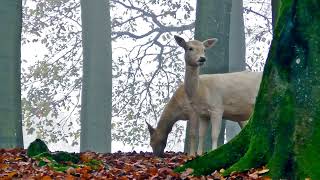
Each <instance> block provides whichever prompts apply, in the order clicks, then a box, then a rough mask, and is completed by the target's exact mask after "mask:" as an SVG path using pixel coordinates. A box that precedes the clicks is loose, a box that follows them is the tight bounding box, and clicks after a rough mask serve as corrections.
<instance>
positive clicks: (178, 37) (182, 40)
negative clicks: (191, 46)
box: [174, 35, 187, 49]
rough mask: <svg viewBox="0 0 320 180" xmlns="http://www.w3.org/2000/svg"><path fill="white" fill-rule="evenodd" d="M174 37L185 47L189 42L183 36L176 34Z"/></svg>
mask: <svg viewBox="0 0 320 180" xmlns="http://www.w3.org/2000/svg"><path fill="white" fill-rule="evenodd" d="M174 39H175V40H176V42H177V44H178V45H179V46H181V47H183V48H184V49H185V48H186V47H187V43H186V41H185V40H184V39H183V38H182V37H180V36H177V35H175V36H174Z"/></svg>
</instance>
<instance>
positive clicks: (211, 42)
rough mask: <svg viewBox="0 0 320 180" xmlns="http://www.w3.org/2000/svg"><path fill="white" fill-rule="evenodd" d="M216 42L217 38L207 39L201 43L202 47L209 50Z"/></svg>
mask: <svg viewBox="0 0 320 180" xmlns="http://www.w3.org/2000/svg"><path fill="white" fill-rule="evenodd" d="M217 42H218V39H217V38H211V39H207V40H205V41H203V42H202V43H203V45H204V47H206V48H211V47H212V46H213V45H215V44H216V43H217Z"/></svg>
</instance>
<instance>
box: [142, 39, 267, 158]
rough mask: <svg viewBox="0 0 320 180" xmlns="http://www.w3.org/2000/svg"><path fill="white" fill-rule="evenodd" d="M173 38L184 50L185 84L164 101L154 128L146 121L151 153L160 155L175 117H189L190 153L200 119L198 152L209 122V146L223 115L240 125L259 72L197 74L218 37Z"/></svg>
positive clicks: (252, 98)
mask: <svg viewBox="0 0 320 180" xmlns="http://www.w3.org/2000/svg"><path fill="white" fill-rule="evenodd" d="M175 40H176V42H177V43H178V45H179V46H181V47H182V48H184V50H185V56H184V57H185V64H186V69H185V79H184V84H182V85H181V86H179V87H178V89H177V90H176V92H175V93H174V94H173V96H172V97H171V99H170V100H169V102H168V103H167V105H166V107H165V109H164V111H163V112H162V114H161V117H160V120H159V122H158V124H157V127H156V128H153V127H152V126H151V125H149V124H147V125H148V129H149V132H150V145H151V147H152V149H153V152H154V154H155V155H158V156H161V155H162V154H163V152H164V149H165V146H166V142H167V138H168V134H169V133H170V131H171V129H172V126H173V125H174V123H175V122H177V121H178V120H189V122H190V130H189V134H190V150H189V153H190V154H191V155H194V154H195V148H196V147H195V146H196V144H195V142H196V141H195V138H196V128H197V123H198V122H199V144H198V149H197V154H199V155H201V154H202V153H203V144H204V136H205V133H206V130H207V128H208V125H209V121H211V125H212V132H211V137H212V149H216V148H217V139H218V135H219V133H220V128H221V122H222V118H225V119H230V120H233V121H236V122H238V123H239V125H240V127H241V128H242V127H243V125H244V122H245V121H246V120H248V118H249V116H250V114H251V112H252V110H253V107H254V103H255V99H256V95H257V92H258V90H259V86H260V81H261V77H262V73H261V72H249V71H242V72H235V73H224V74H207V75H199V68H200V66H201V65H203V64H204V62H205V61H206V58H205V49H207V48H210V47H212V46H214V44H215V43H216V42H217V39H208V40H205V41H203V42H200V41H197V40H192V41H189V42H186V41H185V40H184V39H183V38H181V37H179V36H175Z"/></svg>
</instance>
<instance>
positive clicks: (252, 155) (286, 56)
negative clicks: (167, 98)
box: [176, 0, 320, 179]
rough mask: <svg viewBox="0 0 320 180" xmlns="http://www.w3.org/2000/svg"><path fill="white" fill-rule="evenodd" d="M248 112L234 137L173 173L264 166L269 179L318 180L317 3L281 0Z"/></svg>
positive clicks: (315, 0)
mask: <svg viewBox="0 0 320 180" xmlns="http://www.w3.org/2000/svg"><path fill="white" fill-rule="evenodd" d="M279 12H280V16H279V18H278V22H277V25H276V29H275V32H274V38H273V41H272V44H271V48H270V51H269V55H268V58H267V62H266V65H265V68H264V75H263V78H262V82H261V86H260V91H259V93H258V97H257V101H256V105H255V109H254V113H253V114H252V116H251V119H250V121H249V123H248V125H247V126H246V127H245V128H244V129H243V130H242V131H241V132H240V134H239V135H238V136H236V137H235V138H234V139H232V140H231V141H230V142H229V143H227V144H225V145H223V146H222V147H221V148H219V149H217V150H215V151H212V152H210V153H208V154H206V155H204V156H202V157H199V158H196V159H195V160H193V161H189V162H187V163H186V164H185V165H184V166H182V167H179V168H177V169H176V171H183V170H185V169H186V168H193V169H194V174H197V175H199V174H209V173H212V172H213V171H214V170H219V169H220V168H225V169H226V171H225V172H224V175H228V174H230V173H231V172H233V171H245V170H248V169H250V168H254V167H259V166H262V165H266V167H267V168H269V169H270V171H269V173H268V174H267V175H268V176H270V177H272V178H273V179H281V178H285V179H305V178H311V179H320V171H319V167H320V156H319V149H320V141H319V139H320V78H319V77H320V76H319V74H320V61H319V56H320V43H319V42H320V36H319V35H318V34H319V31H320V1H318V0H282V1H281V9H280V11H279Z"/></svg>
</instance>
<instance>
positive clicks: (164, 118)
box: [156, 97, 188, 139]
mask: <svg viewBox="0 0 320 180" xmlns="http://www.w3.org/2000/svg"><path fill="white" fill-rule="evenodd" d="M187 118H188V117H186V115H185V113H184V111H183V109H182V108H181V107H180V105H179V103H178V100H177V99H176V98H175V97H172V98H171V99H170V101H169V102H168V103H167V105H166V106H165V108H164V110H163V112H162V114H161V116H160V119H159V122H158V124H157V128H156V129H157V131H158V132H159V133H160V134H161V136H162V138H166V139H167V137H168V134H169V133H170V132H171V130H172V127H173V125H174V124H175V123H176V122H177V121H178V120H183V119H187Z"/></svg>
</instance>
